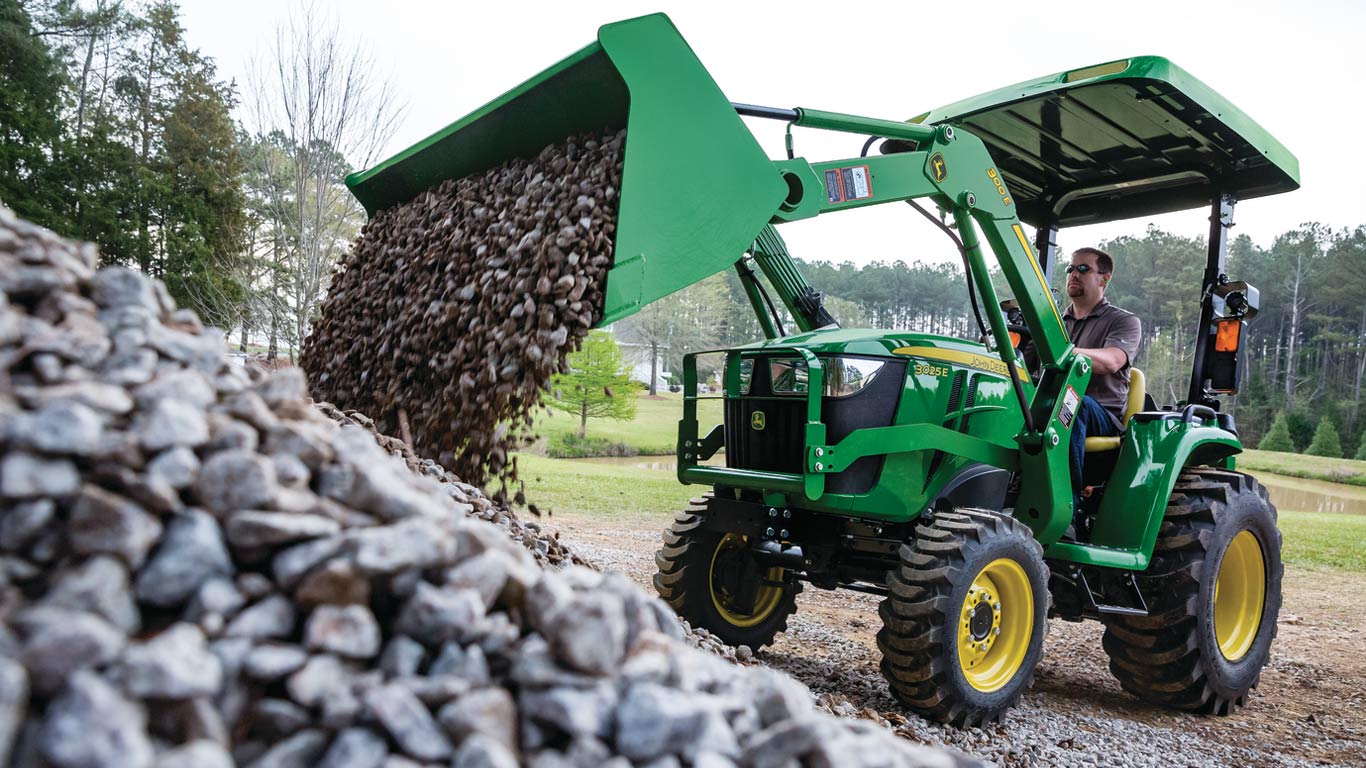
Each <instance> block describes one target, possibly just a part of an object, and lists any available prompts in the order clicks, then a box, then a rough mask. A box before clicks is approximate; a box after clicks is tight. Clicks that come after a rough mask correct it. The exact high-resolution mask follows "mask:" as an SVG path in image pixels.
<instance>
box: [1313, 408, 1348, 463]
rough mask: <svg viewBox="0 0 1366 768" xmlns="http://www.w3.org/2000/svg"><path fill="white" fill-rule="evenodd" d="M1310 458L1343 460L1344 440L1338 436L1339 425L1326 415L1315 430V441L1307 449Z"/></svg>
mask: <svg viewBox="0 0 1366 768" xmlns="http://www.w3.org/2000/svg"><path fill="white" fill-rule="evenodd" d="M1305 453H1307V454H1309V455H1310V456H1331V457H1332V458H1334V459H1340V458H1342V438H1341V437H1339V436H1338V428H1337V425H1336V424H1334V423H1333V420H1332V419H1331V418H1329V417H1328V416H1327V415H1325V416H1324V417H1323V418H1321V419H1319V426H1318V429H1315V430H1314V441H1313V442H1311V443H1310V444H1309V447H1308V448H1307V449H1305Z"/></svg>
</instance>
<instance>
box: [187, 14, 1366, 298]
mask: <svg viewBox="0 0 1366 768" xmlns="http://www.w3.org/2000/svg"><path fill="white" fill-rule="evenodd" d="M298 9H299V6H298V5H296V4H293V3H291V2H290V1H289V0H233V1H232V2H224V1H223V0H184V6H183V16H184V24H185V27H186V29H187V35H188V38H189V42H190V44H191V45H192V46H195V47H198V48H199V49H200V50H201V51H202V52H204V53H205V54H207V55H210V56H212V57H214V58H215V59H216V60H217V61H218V64H219V67H220V72H221V73H222V74H223V75H224V76H225V77H229V78H235V79H236V80H237V81H238V83H239V85H241V84H245V83H246V82H247V78H246V77H245V74H246V72H247V70H248V67H249V65H250V61H251V60H252V58H253V57H256V58H262V57H264V56H265V55H266V54H267V51H268V46H269V45H270V43H271V41H272V40H273V37H274V30H275V28H276V27H277V25H279V24H280V23H281V22H282V21H284V20H285V18H286V17H287V16H288V15H289V14H290V13H296V14H297V13H298ZM315 9H316V10H317V11H319V12H321V13H322V14H323V15H327V16H330V17H331V18H332V19H333V20H334V21H335V22H336V23H337V24H338V25H339V27H340V29H341V31H342V33H343V35H344V36H347V37H348V38H349V39H351V40H352V41H354V42H355V43H356V44H358V45H363V46H366V47H368V48H369V49H370V51H371V52H372V53H373V54H374V55H375V57H376V59H377V61H378V62H379V67H380V69H381V70H382V71H385V72H387V74H388V75H389V76H390V77H391V78H392V80H393V82H394V84H395V86H396V87H397V90H398V92H399V94H400V97H401V101H402V102H404V103H405V104H406V105H407V112H406V115H405V117H404V120H403V122H402V125H401V127H400V129H399V131H398V133H397V135H396V136H395V137H394V140H393V142H392V145H391V147H390V151H389V152H387V153H386V155H388V154H392V153H393V152H396V151H398V150H400V149H402V148H404V147H406V146H408V145H410V144H412V143H414V142H415V141H417V140H419V139H421V138H423V137H425V136H426V135H428V134H430V133H432V132H434V131H436V130H438V129H440V128H442V127H444V126H445V125H447V124H449V123H451V122H453V121H455V120H456V119H458V118H460V117H461V116H463V115H465V114H467V113H469V112H471V111H472V110H474V109H475V108H477V107H479V106H480V105H482V104H484V103H485V102H487V101H489V100H491V99H493V98H495V97H497V96H498V95H499V94H501V93H503V92H504V91H506V90H508V89H510V88H512V87H513V86H515V85H517V84H518V83H520V82H521V81H523V80H525V79H526V78H528V77H530V76H532V75H534V74H536V73H537V72H539V71H540V70H542V69H544V68H546V67H547V66H549V65H550V64H552V63H554V62H555V61H557V60H559V59H560V58H562V57H564V56H565V55H567V54H569V53H571V52H573V51H575V50H577V49H578V48H580V47H582V46H584V45H586V44H588V43H590V42H592V41H593V40H594V39H595V38H596V32H597V28H598V27H599V26H600V25H602V24H606V23H608V22H612V21H618V20H621V19H626V18H631V17H634V16H640V15H644V14H647V13H652V12H654V11H661V10H662V11H664V12H666V13H668V14H669V15H670V17H671V18H672V19H673V21H674V23H675V25H677V26H678V28H679V30H680V31H681V32H682V33H683V36H684V38H685V39H687V40H688V42H689V44H690V45H691V46H692V48H693V50H694V51H695V52H696V53H697V55H698V57H699V58H700V59H701V61H702V63H703V64H704V65H705V66H706V67H707V68H708V70H709V71H710V72H711V74H712V77H713V78H715V80H716V81H717V83H718V84H719V85H720V86H721V89H722V91H724V92H725V93H726V95H727V96H728V97H729V98H730V99H731V100H733V101H739V102H748V103H753V104H765V105H770V106H780V107H794V106H804V107H810V108H817V109H827V110H833V111H839V112H849V113H854V114H861V115H867V116H870V117H883V118H892V119H899V120H904V119H906V118H908V117H910V116H912V115H916V114H919V113H921V112H924V111H927V110H929V109H932V108H935V107H938V106H942V105H944V104H948V103H950V102H953V101H957V100H959V99H962V98H966V97H969V96H972V95H975V94H978V93H982V92H984V91H987V90H991V89H994V88H997V87H1000V86H1004V85H1009V84H1011V83H1014V82H1018V81H1022V80H1027V79H1031V78H1034V77H1039V76H1042V75H1047V74H1052V73H1054V72H1059V71H1064V70H1068V69H1076V68H1079V67H1083V66H1087V65H1090V64H1096V63H1100V62H1104V61H1112V60H1115V59H1118V58H1124V57H1128V56H1133V55H1140V54H1153V55H1160V56H1165V57H1167V58H1169V59H1171V60H1173V61H1174V62H1175V63H1177V64H1178V65H1180V66H1181V67H1183V68H1184V69H1186V70H1187V71H1188V72H1190V73H1191V74H1193V75H1195V76H1196V77H1198V78H1200V79H1201V80H1203V81H1204V82H1205V83H1207V84H1208V85H1210V86H1211V87H1213V88H1214V89H1215V90H1216V91H1218V92H1219V93H1221V94H1222V95H1223V96H1224V97H1225V98H1227V99H1229V100H1230V101H1232V102H1233V103H1234V104H1237V105H1238V106H1239V107H1241V108H1242V109H1243V110H1244V111H1245V112H1247V113H1248V114H1249V115H1250V116H1251V117H1252V118H1253V119H1254V120H1256V121H1258V122H1259V123H1260V124H1261V125H1262V126H1263V127H1264V128H1266V129H1267V130H1269V131H1270V132H1271V134H1272V135H1274V136H1275V137H1277V138H1278V139H1279V140H1280V141H1281V142H1282V143H1283V144H1285V145H1286V147H1288V148H1289V149H1290V151H1291V152H1293V153H1294V154H1295V155H1296V156H1297V157H1298V158H1299V161H1300V179H1301V183H1302V188H1301V189H1300V190H1299V191H1297V192H1292V193H1289V194H1286V195H1280V196H1276V197H1270V198H1263V199H1259V200H1250V201H1247V202H1244V203H1242V204H1240V205H1239V206H1238V210H1237V215H1236V221H1237V224H1238V227H1237V229H1235V234H1248V235H1250V236H1251V237H1252V238H1253V239H1254V240H1255V241H1256V242H1257V243H1259V244H1260V245H1263V246H1269V245H1270V244H1271V241H1272V239H1273V238H1274V237H1275V236H1276V235H1277V234H1279V233H1281V232H1284V231H1286V230H1287V229H1290V228H1292V227H1294V226H1296V225H1298V224H1300V223H1302V222H1305V221H1321V222H1324V223H1326V224H1328V225H1330V226H1332V227H1334V228H1340V227H1355V226H1357V225H1361V224H1366V179H1363V176H1366V173H1363V171H1366V161H1363V160H1362V157H1363V149H1362V147H1361V140H1360V139H1359V138H1358V137H1359V134H1360V130H1361V126H1363V125H1366V106H1363V102H1366V99H1363V95H1364V94H1366V85H1363V81H1364V80H1366V74H1363V72H1362V67H1361V65H1360V63H1359V59H1358V58H1356V57H1353V59H1352V60H1350V61H1349V58H1348V52H1349V46H1350V49H1355V50H1356V51H1357V52H1358V53H1360V52H1361V49H1362V47H1363V45H1366V37H1364V33H1366V2H1364V1H1363V0H1312V1H1310V0H1300V1H1299V2H1286V1H1282V2H1272V1H1271V0H1242V1H1241V2H1210V1H1208V0H1204V1H1201V2H1196V1H1195V0H1185V1H1184V2H1166V1H1165V0H1159V1H1154V0H1150V1H1148V2H1125V3H1107V2H1096V1H1095V0H1091V2H1040V1H1036V2H1019V1H1017V2H1010V3H1004V2H1002V3H998V2H986V1H985V0H978V1H977V2H970V3H953V2H940V3H907V2H896V3H858V2H849V1H847V0H846V1H842V2H828V3H808V4H798V3H793V2H791V1H790V0H788V1H787V2H743V1H742V0H731V1H730V2H711V1H706V2H702V1H698V0H693V1H692V2H682V1H680V2H673V1H672V0H660V1H659V2H654V3H639V2H592V1H590V0H579V1H578V2H525V1H523V0H501V1H498V2H485V1H483V0H481V1H480V2H435V1H434V0H424V1H419V0H390V2H387V3H375V2H373V0H366V2H361V1H360V0H336V1H334V2H321V1H319V2H317V4H316V6H315ZM1111 9H1113V10H1111ZM831 46H834V47H838V48H839V49H840V50H842V51H845V52H846V53H852V54H854V58H853V61H852V63H851V64H850V65H849V66H848V67H846V68H843V69H834V68H832V67H831V66H830V62H829V59H828V58H827V57H826V56H825V55H824V52H825V51H826V50H827V49H828V48H830V47H831ZM750 125H751V128H752V129H753V130H754V131H755V134H756V136H758V138H759V140H760V142H761V143H762V145H763V146H764V148H765V149H766V150H767V151H768V153H769V156H770V157H774V158H778V157H782V156H783V146H782V127H781V124H779V123H776V122H772V121H751V122H750ZM797 142H798V144H797V148H798V153H799V154H801V155H804V156H806V157H807V159H808V160H813V161H815V160H833V159H838V158H842V157H852V156H856V155H857V154H858V151H859V147H860V145H861V143H862V142H861V138H860V137H856V136H851V135H841V134H825V133H822V132H817V131H809V130H804V129H798V131H797ZM1206 217H1207V212H1206V211H1204V210H1201V211H1194V212H1187V213H1181V214H1169V215H1167V216H1162V217H1149V218H1146V219H1137V220H1131V221H1126V222H1117V223H1112V224H1105V225H1097V226H1092V227H1083V228H1077V229H1075V230H1071V231H1067V230H1065V231H1064V232H1063V236H1062V244H1063V246H1064V247H1065V248H1068V247H1071V248H1075V247H1078V246H1081V245H1085V244H1088V243H1090V242H1093V241H1097V240H1100V239H1103V238H1106V237H1112V236H1115V235H1122V234H1135V235H1138V234H1142V232H1143V230H1144V229H1145V228H1146V226H1147V225H1148V223H1150V222H1152V223H1156V224H1158V225H1160V226H1162V227H1164V228H1166V229H1168V230H1171V231H1175V232H1179V233H1181V234H1185V235H1191V236H1203V235H1204V234H1205V232H1206V227H1207V224H1206ZM781 231H782V232H783V234H784V235H785V236H786V237H787V239H788V241H789V244H790V246H791V248H792V251H793V253H794V254H795V255H798V256H801V257H804V258H811V259H815V258H825V259H830V260H834V261H841V260H845V259H850V260H853V261H855V262H860V263H861V262H866V261H870V260H873V259H884V260H894V259H905V260H907V261H913V260H916V259H921V260H926V261H938V260H942V259H946V258H956V254H955V253H954V252H953V251H952V249H951V247H949V246H948V243H947V240H946V239H945V238H944V237H943V236H942V235H941V234H939V233H938V232H936V231H934V230H933V229H932V228H931V227H930V225H929V224H928V223H927V222H924V221H923V220H921V219H920V218H919V217H918V216H916V214H915V212H914V211H911V210H910V209H909V208H907V207H905V206H875V207H873V208H868V209H863V210H860V211H853V212H850V213H846V214H842V215H839V216H829V215H827V216H821V217H819V218H818V219H816V220H810V221H803V222H796V223H794V224H790V225H785V226H784V227H783V228H782V230H781ZM1197 256H1198V255H1197ZM1118 271H1119V274H1117V276H1116V277H1117V278H1118V279H1122V278H1123V274H1122V267H1121V269H1120V270H1118ZM1254 279H1255V278H1254Z"/></svg>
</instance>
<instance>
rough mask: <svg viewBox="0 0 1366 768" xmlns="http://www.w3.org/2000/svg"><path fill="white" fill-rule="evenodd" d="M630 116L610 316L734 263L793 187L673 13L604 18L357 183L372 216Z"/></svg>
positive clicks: (606, 313) (621, 123)
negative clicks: (564, 51)
mask: <svg viewBox="0 0 1366 768" xmlns="http://www.w3.org/2000/svg"><path fill="white" fill-rule="evenodd" d="M622 128H625V129H626V149H625V156H624V167H623V172H622V186H621V190H620V195H621V197H620V202H619V209H618V221H617V234H616V243H615V261H614V263H613V266H612V268H611V270H610V271H609V272H608V277H607V285H606V287H605V291H604V293H605V295H606V301H605V306H604V307H603V317H602V320H601V321H600V323H599V324H600V325H606V324H608V323H611V322H614V321H616V320H620V319H621V318H623V317H626V316H628V315H630V314H632V313H634V312H635V311H636V310H638V309H640V307H642V306H644V305H645V304H648V303H650V302H652V301H655V300H657V299H660V298H663V297H664V296H667V295H669V294H671V293H673V292H675V291H677V290H680V289H682V288H686V287H687V286H689V285H692V284H693V283H696V282H698V281H699V280H702V279H704V278H706V277H708V276H710V275H712V274H715V273H717V272H719V271H721V270H723V269H725V268H727V267H729V266H731V265H732V264H734V263H735V261H736V260H737V259H738V258H740V256H741V254H742V253H743V252H744V251H745V250H746V249H748V248H749V247H750V245H751V243H752V242H753V241H754V238H755V237H756V236H757V235H758V234H759V231H760V229H761V228H762V227H763V226H764V225H765V224H767V223H768V222H769V220H770V218H771V217H772V215H773V214H774V212H775V211H777V210H778V209H779V206H780V205H781V204H782V203H783V200H784V199H785V197H786V195H787V189H788V188H787V183H786V182H785V181H783V179H782V176H781V175H780V174H779V172H778V170H777V168H776V167H775V166H774V164H773V163H772V161H770V160H769V159H768V156H767V155H766V154H765V153H764V151H763V149H762V148H761V147H760V146H759V144H758V142H757V141H756V140H755V139H754V136H753V135H752V134H751V133H750V132H749V129H748V128H746V127H745V125H744V123H743V122H741V120H740V118H739V116H738V115H737V114H736V112H735V109H734V108H733V107H732V106H731V104H730V102H729V101H728V100H727V98H726V96H725V95H724V94H723V93H722V92H721V89H720V88H719V87H717V85H716V83H715V81H713V80H712V78H711V75H709V74H708V73H707V70H706V69H705V68H704V67H703V66H702V63H701V62H700V61H698V59H697V57H696V56H695V55H694V54H693V52H692V49H691V48H689V47H688V44H687V43H686V42H684V40H683V38H682V36H680V35H679V33H678V30H677V29H676V28H675V27H674V25H673V22H671V21H670V20H669V18H668V17H667V16H665V15H663V14H655V15H651V16H643V17H641V18H637V19H630V20H627V21H622V22H618V23H615V24H608V25H606V26H604V27H602V28H601V29H599V30H598V40H597V42H595V43H592V44H591V45H589V46H587V47H585V48H583V49H582V50H580V51H578V52H577V53H574V54H573V55H571V56H569V57H568V58H566V59H564V60H562V61H560V62H559V63H557V64H555V65H554V66H552V67H550V68H549V69H546V70H545V71H543V72H541V73H540V74H538V75H536V76H535V77H533V78H531V79H530V80H528V81H526V82H525V83H522V84H521V85H519V86H517V87H516V88H514V89H512V90H511V91H508V92H507V93H506V94H504V95H502V96H500V97H499V98H497V99H495V100H493V101H492V102H490V103H488V104H486V105H484V106H483V107H481V108H479V109H478V110H476V111H474V112H473V113H471V114H469V115H467V116H466V117H464V118H461V119H460V120H458V121H456V122H455V123H452V124H451V125H449V126H447V127H446V128H444V129H442V130H440V131H438V132H437V133H435V134H433V135H431V136H429V137H428V138H426V139H424V140H422V141H420V142H418V143H417V144H415V145H413V146H412V147H409V148H408V149H405V150H404V151H402V152H400V153H398V154H397V155H395V156H394V157H392V158H390V159H388V160H385V161H384V162H382V163H380V164H379V165H377V166H375V167H374V168H370V169H368V170H365V171H361V172H358V173H354V174H351V175H350V176H348V177H347V179H346V184H347V186H348V187H349V188H350V189H351V192H352V194H354V195H355V196H356V199H358V200H359V201H360V203H361V204H362V205H363V206H364V207H365V210H366V211H367V212H368V213H370V214H374V213H375V212H376V211H379V210H382V209H384V208H387V207H389V206H392V205H395V204H398V203H403V202H406V201H408V200H410V199H412V198H413V197H415V196H416V195H418V194H420V193H421V192H423V191H424V190H426V189H428V188H429V187H431V186H433V185H435V184H438V183H440V182H442V181H444V180H446V179H457V178H461V177H464V176H468V175H470V174H474V173H479V172H482V171H485V170H487V169H489V168H492V167H494V166H497V165H499V164H500V163H503V162H506V161H508V160H511V159H513V158H517V157H534V156H535V155H536V154H537V153H538V152H540V151H541V150H542V149H543V148H545V147H546V146H547V145H549V144H553V143H558V142H561V141H563V140H564V139H566V138H568V137H569V136H572V135H574V134H578V133H583V132H588V131H601V130H603V129H608V130H619V129H622Z"/></svg>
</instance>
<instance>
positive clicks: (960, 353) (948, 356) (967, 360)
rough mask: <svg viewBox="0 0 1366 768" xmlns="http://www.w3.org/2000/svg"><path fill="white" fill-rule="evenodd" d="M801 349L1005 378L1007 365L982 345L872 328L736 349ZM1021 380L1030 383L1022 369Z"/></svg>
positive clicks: (822, 331)
mask: <svg viewBox="0 0 1366 768" xmlns="http://www.w3.org/2000/svg"><path fill="white" fill-rule="evenodd" d="M793 347H801V348H803V349H807V350H810V351H811V352H812V353H813V354H816V355H819V356H828V355H853V356H857V357H898V358H907V357H911V358H916V359H919V360H930V361H937V362H941V363H954V364H957V365H965V366H967V367H969V368H976V369H978V370H981V371H985V372H987V373H994V374H997V375H999V376H1006V375H1007V372H1006V371H1007V369H1006V365H1005V363H1003V362H1001V358H1000V357H999V356H997V354H996V353H995V352H992V351H991V350H989V349H987V348H986V347H985V346H984V345H982V344H975V343H973V342H970V341H961V340H958V339H949V338H945V337H944V336H938V335H934V334H928V333H914V332H911V331H887V330H876V329H870V328H827V329H820V330H815V331H811V332H810V333H799V334H795V335H792V336H783V337H781V338H777V339H768V340H766V341H757V342H754V343H753V344H746V345H744V346H738V347H734V348H733V351H736V352H740V353H742V354H743V353H746V352H749V353H755V352H758V353H761V354H762V353H763V352H764V351H765V350H769V349H772V350H775V351H776V350H783V349H787V350H791V349H792V348H793ZM1020 373H1021V378H1022V379H1023V380H1025V381H1028V377H1027V376H1025V375H1024V372H1023V370H1021V371H1020Z"/></svg>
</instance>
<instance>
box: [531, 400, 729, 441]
mask: <svg viewBox="0 0 1366 768" xmlns="http://www.w3.org/2000/svg"><path fill="white" fill-rule="evenodd" d="M681 418H683V396H682V395H681V394H676V393H673V392H661V393H660V394H658V395H656V396H655V397H650V396H649V395H643V394H642V395H640V396H639V398H638V399H637V400H636V417H635V418H634V419H632V420H630V421H614V420H612V419H589V420H588V436H589V437H602V438H606V439H608V440H611V441H612V442H615V443H625V444H627V445H629V446H631V447H632V448H634V449H636V452H637V453H639V454H641V455H644V456H664V455H672V454H673V452H674V443H675V442H676V441H677V439H678V420H679V419H681ZM697 422H698V423H697V426H698V429H699V430H700V431H701V432H702V433H703V434H705V433H706V432H707V430H709V429H711V428H712V427H713V426H715V425H717V424H720V423H721V401H720V400H702V401H700V402H699V403H698V404H697ZM578 430H579V417H578V416H577V415H575V414H570V413H565V412H563V411H551V412H550V414H549V415H547V416H543V417H542V418H541V419H539V420H537V422H536V431H537V433H538V434H540V435H542V436H545V437H552V436H554V435H568V434H575V433H577V432H578Z"/></svg>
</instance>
